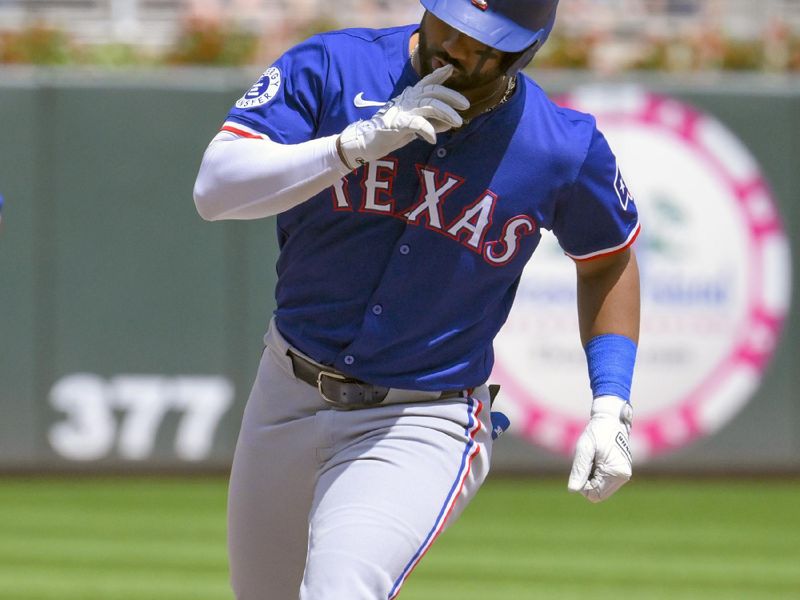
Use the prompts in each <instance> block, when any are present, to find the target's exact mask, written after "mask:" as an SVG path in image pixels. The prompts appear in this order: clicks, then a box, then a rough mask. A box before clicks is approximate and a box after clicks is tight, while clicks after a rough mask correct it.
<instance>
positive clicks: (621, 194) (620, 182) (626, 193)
mask: <svg viewBox="0 0 800 600" xmlns="http://www.w3.org/2000/svg"><path fill="white" fill-rule="evenodd" d="M614 191H615V192H617V198H619V203H620V206H622V210H628V204H630V203H631V202H634V200H633V194H631V190H630V188H629V187H628V185H627V184H626V183H625V180H624V179H623V178H622V173H621V172H620V170H619V166H617V174H616V176H615V177H614Z"/></svg>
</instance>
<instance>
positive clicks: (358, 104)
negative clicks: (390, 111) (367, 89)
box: [353, 92, 386, 108]
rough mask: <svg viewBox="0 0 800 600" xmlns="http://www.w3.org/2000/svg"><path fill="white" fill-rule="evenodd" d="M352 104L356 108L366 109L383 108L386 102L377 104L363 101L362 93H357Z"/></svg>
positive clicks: (372, 101)
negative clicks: (371, 107)
mask: <svg viewBox="0 0 800 600" xmlns="http://www.w3.org/2000/svg"><path fill="white" fill-rule="evenodd" d="M353 104H354V105H355V107H356V108H366V107H368V106H383V105H384V104H386V102H377V101H375V100H364V92H358V93H357V94H356V97H355V98H353Z"/></svg>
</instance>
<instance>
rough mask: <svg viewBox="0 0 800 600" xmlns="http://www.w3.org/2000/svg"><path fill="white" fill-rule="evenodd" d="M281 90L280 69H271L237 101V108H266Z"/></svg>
mask: <svg viewBox="0 0 800 600" xmlns="http://www.w3.org/2000/svg"><path fill="white" fill-rule="evenodd" d="M280 88H281V71H280V69H278V67H270V68H269V69H267V70H266V71H264V74H263V75H261V77H260V78H259V80H258V81H256V82H255V83H254V84H253V86H252V87H251V88H250V89H249V90H247V92H245V95H244V96H242V97H241V98H239V99H238V100H237V101H236V108H242V109H248V108H258V107H259V106H264V105H265V104H266V103H267V102H269V101H270V100H272V99H273V98H274V97H275V96H276V95H277V93H278V90H279V89H280Z"/></svg>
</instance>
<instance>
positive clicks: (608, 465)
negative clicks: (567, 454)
mask: <svg viewBox="0 0 800 600" xmlns="http://www.w3.org/2000/svg"><path fill="white" fill-rule="evenodd" d="M632 418H633V409H632V408H631V405H630V404H628V403H627V402H625V401H624V400H623V399H621V398H617V397H616V396H598V397H597V398H595V399H594V402H593V403H592V417H591V419H590V420H589V424H588V425H587V426H586V429H584V430H583V433H582V434H581V437H579V438H578V446H577V448H576V449H575V460H574V461H573V463H572V472H571V473H570V475H569V484H568V485H567V487H568V488H569V491H571V492H580V493H581V494H583V495H584V496H585V497H586V498H587V499H588V500H589V501H590V502H602V501H603V500H605V499H606V498H608V497H609V496H611V494H613V493H614V492H616V491H617V490H618V489H619V488H620V487H622V486H623V485H624V484H625V483H626V482H627V481H628V480H629V479H630V478H631V474H632V460H631V451H630V445H629V443H628V437H629V436H630V432H631V420H632Z"/></svg>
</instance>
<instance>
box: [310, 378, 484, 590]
mask: <svg viewBox="0 0 800 600" xmlns="http://www.w3.org/2000/svg"><path fill="white" fill-rule="evenodd" d="M476 396H477V398H471V399H469V400H466V399H456V400H453V401H446V402H430V403H419V404H406V405H390V406H380V407H376V408H370V409H365V410H359V411H349V412H335V418H334V421H333V423H334V428H335V430H336V431H337V439H336V442H335V444H334V446H333V447H332V448H331V451H330V455H329V456H328V457H327V461H326V464H325V466H324V467H323V469H322V471H321V472H320V475H319V479H318V481H317V486H316V492H315V495H314V502H313V506H312V509H311V515H310V539H309V548H308V560H307V564H306V569H305V576H304V579H303V584H302V588H301V593H300V598H301V600H384V599H387V598H393V597H394V596H396V595H397V594H398V593H399V590H400V587H401V586H402V584H403V582H404V581H405V579H406V577H408V575H409V574H410V572H411V571H412V570H413V568H414V567H415V566H416V564H417V563H418V562H419V560H420V559H421V558H422V556H423V555H424V554H425V552H426V551H427V549H428V548H429V547H430V546H431V544H432V543H433V541H434V540H435V539H436V537H437V536H438V535H439V533H440V532H441V531H442V530H443V528H444V527H445V526H446V525H447V524H449V523H451V522H452V521H454V520H455V518H457V516H458V515H459V514H460V512H461V511H462V510H463V508H464V507H465V506H466V504H467V503H468V502H469V501H470V500H471V499H472V497H473V496H474V495H475V493H476V492H477V490H478V488H479V486H480V484H481V483H482V482H483V479H484V478H485V476H486V474H487V473H488V469H489V461H490V452H491V425H490V417H489V400H488V391H487V390H486V388H485V387H483V388H480V390H479V391H478V393H477V394H476Z"/></svg>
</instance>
